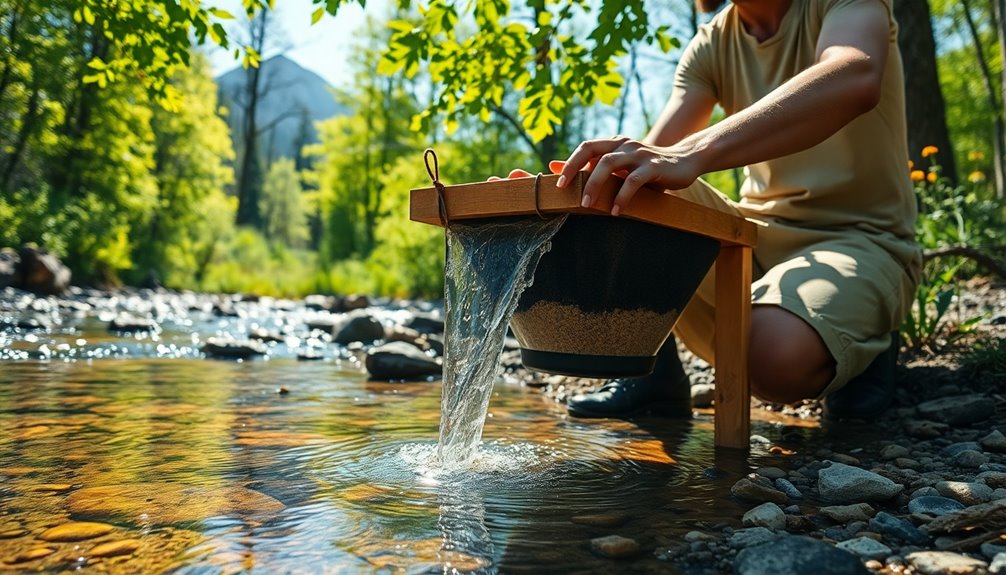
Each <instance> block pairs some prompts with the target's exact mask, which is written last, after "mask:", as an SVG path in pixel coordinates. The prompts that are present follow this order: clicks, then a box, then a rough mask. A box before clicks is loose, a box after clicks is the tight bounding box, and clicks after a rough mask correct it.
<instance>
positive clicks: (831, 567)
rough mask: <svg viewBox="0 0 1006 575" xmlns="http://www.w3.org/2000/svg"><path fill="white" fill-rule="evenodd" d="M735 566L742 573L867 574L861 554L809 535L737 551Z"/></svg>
mask: <svg viewBox="0 0 1006 575" xmlns="http://www.w3.org/2000/svg"><path fill="white" fill-rule="evenodd" d="M734 569H735V570H736V571H737V573H738V574H739V575H780V574H782V573H814V574H815V575H867V574H868V573H869V571H868V570H867V569H866V567H864V566H863V564H862V562H861V561H860V559H859V558H858V557H856V556H855V555H853V554H852V553H849V552H847V551H843V550H841V549H838V548H836V547H832V546H831V545H828V544H827V543H822V542H821V541H817V540H814V539H811V538H809V537H795V536H788V537H783V538H781V539H779V540H777V541H772V542H769V543H763V544H761V545H756V546H754V547H748V548H747V549H744V550H743V551H741V552H740V553H738V554H737V558H736V559H735V560H734Z"/></svg>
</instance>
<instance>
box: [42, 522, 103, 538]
mask: <svg viewBox="0 0 1006 575" xmlns="http://www.w3.org/2000/svg"><path fill="white" fill-rule="evenodd" d="M112 531H115V527H114V526H112V525H109V524H107V523H94V522H90V521H71V522H70V523H64V524H63V525H57V526H56V527H52V528H50V529H46V530H45V531H43V532H42V534H41V535H39V536H38V538H39V539H41V540H42V541H83V540H85V539H94V538H95V537H101V536H102V535H107V534H109V533H111V532H112Z"/></svg>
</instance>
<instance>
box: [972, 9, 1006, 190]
mask: <svg viewBox="0 0 1006 575" xmlns="http://www.w3.org/2000/svg"><path fill="white" fill-rule="evenodd" d="M961 8H962V9H963V10H964V22H965V23H966V24H967V25H968V33H969V34H970V35H971V41H972V42H973V43H974V45H975V56H976V57H977V58H978V67H979V69H980V70H981V71H982V79H983V80H984V81H985V89H986V91H987V93H988V99H989V111H991V112H992V116H993V117H994V118H995V123H994V125H993V127H992V131H993V132H994V134H993V138H992V154H993V155H994V156H995V157H994V158H993V159H992V167H993V169H994V172H995V185H996V196H997V197H999V198H1001V197H1003V186H1004V170H1003V160H1004V158H1003V148H1004V146H1006V142H1004V141H1003V136H1004V132H1003V130H1004V127H1003V109H1002V106H1000V105H999V99H998V98H997V96H996V95H997V92H999V90H998V89H997V88H996V86H995V79H994V78H993V77H992V71H991V70H990V69H989V65H988V60H986V59H985V50H984V49H982V41H981V37H980V36H979V35H978V27H977V26H975V21H974V18H972V17H971V6H970V5H969V4H968V0H961Z"/></svg>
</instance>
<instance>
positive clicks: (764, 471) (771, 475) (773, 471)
mask: <svg viewBox="0 0 1006 575" xmlns="http://www.w3.org/2000/svg"><path fill="white" fill-rule="evenodd" d="M755 473H757V474H758V475H761V476H762V477H764V478H766V479H772V480H776V479H781V478H783V477H786V472H785V471H783V470H782V469H779V468H778V467H759V468H758V469H755Z"/></svg>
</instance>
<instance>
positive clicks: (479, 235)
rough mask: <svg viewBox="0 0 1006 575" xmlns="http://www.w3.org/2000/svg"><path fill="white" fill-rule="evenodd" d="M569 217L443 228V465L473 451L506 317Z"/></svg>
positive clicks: (457, 463) (461, 461)
mask: <svg viewBox="0 0 1006 575" xmlns="http://www.w3.org/2000/svg"><path fill="white" fill-rule="evenodd" d="M565 220H566V217H565V216H560V217H556V218H551V219H547V220H542V219H538V218H520V219H516V218H512V219H501V220H493V221H491V222H488V221H483V222H480V223H476V224H457V223H455V224H451V225H450V227H449V228H448V230H447V265H446V270H445V282H444V283H445V293H446V302H445V306H446V312H447V324H446V336H447V343H446V356H445V358H444V359H445V361H444V383H443V400H442V404H441V414H440V443H439V444H438V446H437V459H438V460H439V461H438V462H439V465H440V467H441V468H442V469H446V470H451V469H458V468H462V467H464V466H465V465H467V464H468V463H470V462H471V461H472V460H473V459H474V458H475V456H476V455H477V453H478V446H479V441H480V440H481V438H482V427H483V425H484V424H485V418H486V412H487V410H488V409H489V397H490V396H491V395H492V387H493V382H494V381H495V380H496V377H497V376H498V375H499V373H498V372H499V358H500V355H501V353H502V352H503V340H504V338H505V337H506V331H507V325H508V324H509V323H510V317H511V316H512V315H513V312H514V310H515V309H516V307H517V301H518V300H519V299H520V295H521V293H522V292H523V291H524V288H526V287H527V286H529V285H531V280H532V277H533V275H534V269H535V267H536V266H537V265H538V260H540V259H541V256H542V255H544V254H545V252H547V251H548V250H549V247H550V242H549V240H551V239H552V236H553V235H555V233H556V232H557V231H558V230H559V228H560V227H562V224H563V222H565Z"/></svg>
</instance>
